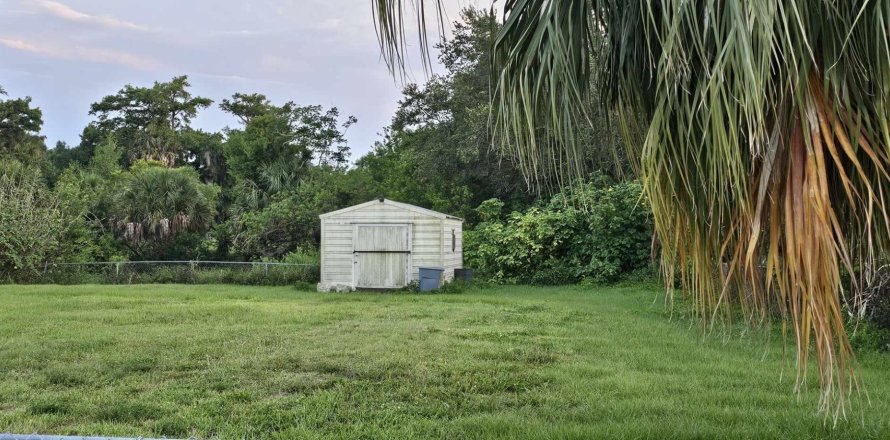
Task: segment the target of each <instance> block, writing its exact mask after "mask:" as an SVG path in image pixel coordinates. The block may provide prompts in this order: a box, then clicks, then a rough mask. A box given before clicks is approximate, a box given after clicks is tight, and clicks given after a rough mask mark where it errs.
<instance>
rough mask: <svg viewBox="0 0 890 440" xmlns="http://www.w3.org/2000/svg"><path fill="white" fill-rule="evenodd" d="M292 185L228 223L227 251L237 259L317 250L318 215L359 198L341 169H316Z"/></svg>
mask: <svg viewBox="0 0 890 440" xmlns="http://www.w3.org/2000/svg"><path fill="white" fill-rule="evenodd" d="M308 174H309V175H308V176H306V177H305V178H304V179H303V180H301V181H300V182H299V183H298V184H297V185H295V186H294V187H292V188H290V189H287V190H283V191H281V192H279V193H277V194H275V195H274V196H272V197H271V200H270V201H269V203H268V204H267V205H266V206H264V207H262V208H258V209H252V210H249V211H247V210H246V211H245V212H242V213H239V214H238V215H237V216H235V217H233V218H232V219H231V220H229V222H228V223H227V225H226V226H227V227H228V228H229V229H228V231H227V234H228V235H230V236H231V245H230V248H229V251H230V252H231V253H232V254H234V255H237V256H238V257H239V258H244V259H248V260H252V259H258V258H273V259H278V258H282V257H284V256H285V255H287V254H289V253H291V252H294V251H297V250H299V249H312V248H314V249H317V248H318V246H319V244H320V240H321V223H320V220H319V218H318V216H319V215H321V214H324V213H325V212H330V211H334V210H337V209H340V208H343V207H346V206H349V205H351V204H355V203H357V202H359V201H361V202H364V201H367V199H368V198H370V196H368V197H367V198H365V197H362V189H361V188H360V187H358V186H357V185H352V183H353V180H352V179H351V178H350V176H349V175H348V174H346V173H343V172H335V171H330V170H325V169H316V170H312V171H311V172H309V173H308Z"/></svg>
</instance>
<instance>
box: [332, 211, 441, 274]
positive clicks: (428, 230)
mask: <svg viewBox="0 0 890 440" xmlns="http://www.w3.org/2000/svg"><path fill="white" fill-rule="evenodd" d="M322 222H323V223H324V225H323V226H322V237H321V252H322V268H321V281H322V282H324V283H352V270H353V254H352V251H353V250H354V247H353V237H352V234H353V228H354V226H353V225H354V224H356V223H366V224H375V223H377V224H386V223H402V224H406V223H407V224H411V225H412V231H411V234H412V243H411V244H412V249H411V279H412V280H417V279H418V277H419V275H418V273H419V268H420V267H425V266H437V267H441V266H444V264H443V262H442V234H443V232H442V231H443V228H442V223H443V221H442V219H439V218H436V217H431V216H428V215H425V214H421V213H418V212H413V211H409V210H406V209H401V208H398V207H394V206H389V205H385V204H382V203H381V204H379V205H378V204H374V205H371V206H367V207H364V208H361V209H356V210H353V211H349V212H345V213H342V214H339V215H335V216H331V217H327V218H324V219H322ZM449 231H450V230H449ZM449 234H450V232H449ZM449 244H450V242H449ZM447 250H450V248H448V249H447ZM452 272H453V271H452Z"/></svg>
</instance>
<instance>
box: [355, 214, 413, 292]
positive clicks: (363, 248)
mask: <svg viewBox="0 0 890 440" xmlns="http://www.w3.org/2000/svg"><path fill="white" fill-rule="evenodd" d="M410 270H411V225H407V224H357V225H355V230H354V231H353V275H352V276H353V281H354V283H355V287H357V288H364V289H393V288H399V287H404V286H405V285H406V284H407V283H408V278H409V273H410Z"/></svg>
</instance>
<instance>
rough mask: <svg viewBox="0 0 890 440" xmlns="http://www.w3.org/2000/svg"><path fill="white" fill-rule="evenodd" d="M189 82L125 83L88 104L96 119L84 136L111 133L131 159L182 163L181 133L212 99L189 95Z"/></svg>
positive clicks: (184, 80)
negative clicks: (136, 85)
mask: <svg viewBox="0 0 890 440" xmlns="http://www.w3.org/2000/svg"><path fill="white" fill-rule="evenodd" d="M190 86H191V84H190V83H189V82H188V77H186V76H178V77H175V78H173V79H172V80H170V81H169V82H155V83H154V85H153V86H152V87H135V86H132V85H127V86H125V87H124V88H123V89H121V90H120V91H119V92H118V93H117V94H114V95H109V96H106V97H105V98H103V99H102V100H101V101H99V102H97V103H94V104H93V105H92V106H90V114H91V115H95V116H96V117H97V120H96V122H94V123H93V124H92V125H91V127H93V128H94V129H95V130H94V131H93V132H92V133H88V132H86V131H85V132H84V138H86V137H87V135H88V134H89V135H90V137H95V136H97V135H100V136H107V134H114V135H115V136H116V137H117V138H118V141H119V142H121V144H122V146H123V148H124V151H125V152H126V153H127V158H128V160H129V161H130V162H135V161H137V160H154V161H158V162H161V163H163V164H165V165H166V166H174V165H175V164H177V162H180V163H181V161H182V160H183V158H184V156H183V154H184V152H183V149H182V146H183V145H182V142H181V140H180V139H179V136H180V134H181V133H183V132H186V131H188V130H190V129H191V121H192V119H194V118H195V117H196V116H197V114H198V111H199V110H201V109H203V108H207V107H209V106H210V105H211V104H212V103H213V101H212V100H210V99H207V98H203V97H200V96H197V97H196V96H192V94H191V92H189V91H188V88H189V87H190ZM85 140H86V139H85Z"/></svg>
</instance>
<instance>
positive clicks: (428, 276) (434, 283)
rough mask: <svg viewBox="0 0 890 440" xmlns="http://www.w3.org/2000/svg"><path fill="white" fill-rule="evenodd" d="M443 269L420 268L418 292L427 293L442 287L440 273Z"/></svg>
mask: <svg viewBox="0 0 890 440" xmlns="http://www.w3.org/2000/svg"><path fill="white" fill-rule="evenodd" d="M444 272H445V269H443V268H441V267H421V268H420V291H421V292H429V291H431V290H436V289H438V288H439V287H441V285H442V273H444Z"/></svg>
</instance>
